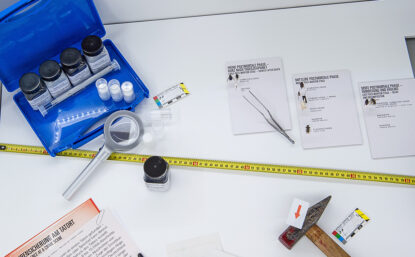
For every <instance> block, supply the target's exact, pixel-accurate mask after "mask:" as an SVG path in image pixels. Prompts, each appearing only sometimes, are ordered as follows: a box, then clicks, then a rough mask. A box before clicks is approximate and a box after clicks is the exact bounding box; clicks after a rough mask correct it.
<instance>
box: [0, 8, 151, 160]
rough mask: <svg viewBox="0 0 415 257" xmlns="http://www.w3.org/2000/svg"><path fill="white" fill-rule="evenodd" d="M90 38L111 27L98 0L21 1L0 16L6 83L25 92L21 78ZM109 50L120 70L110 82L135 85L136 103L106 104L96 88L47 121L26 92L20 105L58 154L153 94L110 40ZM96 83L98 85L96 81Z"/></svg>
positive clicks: (0, 76) (0, 69) (18, 98)
mask: <svg viewBox="0 0 415 257" xmlns="http://www.w3.org/2000/svg"><path fill="white" fill-rule="evenodd" d="M89 35H96V36H99V37H103V36H104V35H105V29H104V26H103V24H102V22H101V19H100V17H99V15H98V12H97V10H96V8H95V5H94V3H93V1H92V0H21V1H19V2H18V3H16V4H15V5H13V6H11V7H9V8H7V9H6V10H4V11H2V12H0V81H2V82H3V84H4V85H5V87H6V89H7V90H8V91H9V92H12V91H15V90H16V89H18V88H19V79H20V77H21V76H22V75H23V74H24V73H27V72H35V73H38V69H39V66H40V64H41V63H42V62H44V61H46V60H55V61H57V62H60V60H59V56H60V53H61V52H62V51H63V50H64V49H66V48H68V47H74V48H77V49H79V50H80V49H81V42H82V40H83V39H84V38H85V37H86V36H89ZM103 43H104V46H105V47H106V49H107V50H108V53H109V55H110V58H111V60H113V61H117V62H118V64H119V66H120V70H117V71H112V72H111V73H109V74H107V75H106V76H104V78H105V79H106V80H108V81H109V80H111V79H118V80H119V81H120V82H121V83H122V82H124V81H130V82H131V83H132V84H133V85H134V93H135V95H136V99H135V100H134V101H133V102H132V103H126V102H124V101H121V102H114V101H106V102H104V101H102V100H101V99H100V98H99V95H98V93H97V90H96V87H95V86H94V85H92V84H90V85H89V86H88V87H86V88H85V89H84V90H82V91H81V92H79V93H77V94H76V95H73V96H71V97H70V98H68V99H66V100H65V101H63V102H62V103H59V104H58V105H57V106H56V107H53V108H52V109H51V110H50V111H49V112H48V114H47V115H46V116H45V117H43V116H42V115H41V113H40V112H39V111H35V110H33V109H32V108H31V106H30V105H29V103H28V101H27V100H26V98H25V96H24V95H23V93H22V92H21V91H20V90H17V93H16V94H15V95H14V96H13V99H14V102H15V103H16V104H17V106H18V107H19V109H20V111H21V112H22V114H23V115H24V117H25V118H26V120H27V122H28V123H29V125H30V126H31V128H32V129H33V131H34V132H35V134H36V135H37V136H38V138H39V140H40V141H41V142H42V144H43V146H44V147H45V148H46V150H47V152H48V153H49V154H50V155H52V156H55V155H56V154H57V153H59V152H61V151H64V150H66V149H68V148H78V147H80V146H82V145H84V144H85V143H87V142H89V141H91V140H92V139H94V138H96V137H97V136H99V135H101V134H102V133H103V125H101V123H102V121H103V120H104V119H105V118H106V117H107V116H109V115H110V114H111V113H113V112H115V111H118V110H134V108H135V107H136V106H137V105H138V104H139V103H140V102H141V101H142V100H143V99H144V98H147V97H148V95H149V91H148V89H147V88H146V86H145V85H144V83H143V82H142V81H141V79H140V78H139V77H138V75H137V74H136V73H135V71H134V70H133V69H132V68H131V66H130V65H129V64H128V62H127V60H126V59H125V58H124V57H123V55H122V54H121V52H120V51H119V50H118V49H117V48H116V46H115V45H114V43H113V42H112V41H111V40H109V39H107V40H105V41H104V42H103ZM93 84H94V83H93Z"/></svg>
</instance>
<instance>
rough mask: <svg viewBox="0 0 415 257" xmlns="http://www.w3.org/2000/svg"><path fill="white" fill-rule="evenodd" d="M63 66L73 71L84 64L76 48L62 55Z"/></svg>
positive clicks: (67, 50) (69, 49) (68, 49)
mask: <svg viewBox="0 0 415 257" xmlns="http://www.w3.org/2000/svg"><path fill="white" fill-rule="evenodd" d="M60 59H61V63H62V66H64V67H66V68H69V69H73V68H76V67H78V66H79V65H80V64H81V63H82V55H81V52H79V50H78V49H76V48H67V49H65V50H64V51H63V52H62V53H61V57H60Z"/></svg>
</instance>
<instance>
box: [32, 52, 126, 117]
mask: <svg viewBox="0 0 415 257" xmlns="http://www.w3.org/2000/svg"><path fill="white" fill-rule="evenodd" d="M119 69H121V67H120V65H119V64H118V62H117V61H116V60H112V61H111V65H109V66H108V67H106V68H104V69H103V70H102V71H100V72H98V73H96V74H94V75H92V76H91V77H89V78H88V79H87V80H85V81H84V82H82V83H81V84H79V85H77V86H75V87H73V88H71V89H70V90H68V91H66V92H65V93H63V94H62V95H60V96H59V97H57V98H55V99H53V101H52V102H50V103H49V104H47V105H45V106H42V107H39V111H40V113H41V114H42V116H43V117H45V116H46V114H48V111H49V110H50V109H51V108H53V107H54V106H56V105H58V104H60V103H61V102H63V101H65V100H66V99H68V98H69V97H71V96H73V95H75V94H77V93H79V92H80V91H82V90H84V89H85V88H86V87H87V86H89V85H90V84H92V83H94V82H95V81H96V80H98V79H100V78H102V77H104V76H105V75H107V74H108V73H110V72H112V71H116V70H119Z"/></svg>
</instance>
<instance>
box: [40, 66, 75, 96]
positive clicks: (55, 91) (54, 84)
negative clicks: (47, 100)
mask: <svg viewBox="0 0 415 257" xmlns="http://www.w3.org/2000/svg"><path fill="white" fill-rule="evenodd" d="M39 74H40V76H41V77H42V79H43V81H44V82H45V84H46V86H47V87H48V89H49V92H50V93H51V94H52V96H53V97H55V98H56V97H58V96H59V95H61V94H63V93H64V92H66V91H68V90H69V89H71V83H70V82H69V80H68V77H66V75H65V73H63V72H62V68H61V66H59V64H58V63H57V62H55V61H52V60H49V61H45V62H43V63H42V64H41V65H40V67H39Z"/></svg>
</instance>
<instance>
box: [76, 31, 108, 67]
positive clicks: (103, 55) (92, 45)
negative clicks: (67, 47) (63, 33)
mask: <svg viewBox="0 0 415 257" xmlns="http://www.w3.org/2000/svg"><path fill="white" fill-rule="evenodd" d="M82 52H83V53H84V55H85V59H86V61H87V63H88V65H89V68H90V69H91V71H92V73H98V72H99V71H101V70H103V69H104V68H105V67H108V66H110V65H111V58H110V55H109V53H108V51H107V49H106V48H105V47H104V44H103V43H102V40H101V38H100V37H98V36H87V37H86V38H84V40H83V41H82Z"/></svg>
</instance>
